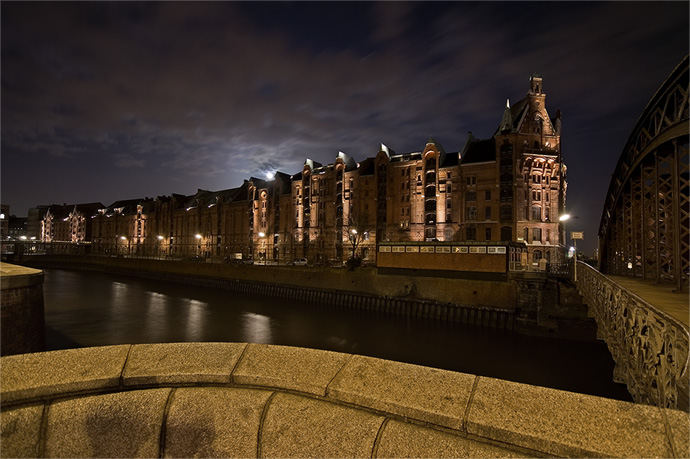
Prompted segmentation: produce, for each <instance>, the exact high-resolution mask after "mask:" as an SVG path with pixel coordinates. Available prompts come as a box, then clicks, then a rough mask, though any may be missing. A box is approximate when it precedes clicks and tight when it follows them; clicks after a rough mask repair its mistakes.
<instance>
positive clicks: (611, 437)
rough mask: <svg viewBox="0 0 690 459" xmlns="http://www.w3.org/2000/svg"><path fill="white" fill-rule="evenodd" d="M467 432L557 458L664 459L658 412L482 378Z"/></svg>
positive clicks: (664, 443)
mask: <svg viewBox="0 0 690 459" xmlns="http://www.w3.org/2000/svg"><path fill="white" fill-rule="evenodd" d="M467 430H468V432H469V433H472V434H475V435H478V436H481V437H485V438H491V439H494V440H498V441H501V442H505V443H511V444H514V445H518V446H522V447H525V448H529V449H533V450H536V451H541V452H543V453H545V454H549V455H556V456H579V457H583V456H596V457H668V456H670V455H671V451H670V449H669V446H668V441H667V439H666V433H665V426H664V421H663V418H662V416H661V411H660V410H659V409H658V408H657V407H653V406H649V405H639V404H634V403H629V402H622V401H619V400H612V399H607V398H602V397H595V396H592V395H584V394H577V393H574V392H566V391H562V390H556V389H549V388H545V387H537V386H531V385H528V384H520V383H515V382H511V381H503V380H499V379H493V378H484V377H481V378H480V379H479V382H478V384H477V388H476V390H475V393H474V397H473V400H472V404H471V406H470V409H469V413H468V419H467Z"/></svg>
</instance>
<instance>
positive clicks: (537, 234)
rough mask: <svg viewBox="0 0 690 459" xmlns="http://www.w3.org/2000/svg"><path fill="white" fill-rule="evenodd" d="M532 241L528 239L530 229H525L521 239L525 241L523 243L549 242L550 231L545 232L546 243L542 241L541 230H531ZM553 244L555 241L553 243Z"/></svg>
mask: <svg viewBox="0 0 690 459" xmlns="http://www.w3.org/2000/svg"><path fill="white" fill-rule="evenodd" d="M531 233H532V239H529V236H530V229H529V228H525V229H524V230H523V233H522V237H523V239H524V240H525V242H535V241H537V242H551V230H549V229H547V230H546V241H543V240H542V230H541V228H532V231H531ZM554 242H555V241H554Z"/></svg>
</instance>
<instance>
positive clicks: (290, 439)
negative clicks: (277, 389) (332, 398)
mask: <svg viewBox="0 0 690 459" xmlns="http://www.w3.org/2000/svg"><path fill="white" fill-rule="evenodd" d="M383 419H384V418H383V417H381V416H376V415H374V414H371V413H368V412H365V411H360V410H356V409H353V408H348V407H344V406H340V405H336V404H333V403H329V402H326V401H321V400H314V399H310V398H307V397H301V396H298V395H292V394H285V393H278V394H276V396H275V397H273V400H271V403H270V405H269V408H268V411H267V413H266V418H265V420H264V423H263V429H262V432H261V437H260V440H259V441H260V442H261V457H371V452H372V448H373V447H374V441H375V440H376V434H377V432H378V430H379V427H381V423H382V422H383Z"/></svg>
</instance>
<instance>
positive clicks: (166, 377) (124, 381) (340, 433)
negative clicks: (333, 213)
mask: <svg viewBox="0 0 690 459" xmlns="http://www.w3.org/2000/svg"><path fill="white" fill-rule="evenodd" d="M0 363H1V365H2V372H1V373H0V387H1V399H2V417H1V425H2V455H3V456H4V457H10V456H11V457H21V456H29V457H37V456H38V457H99V456H101V457H102V456H126V457H212V456H216V457H228V456H241V457H253V456H258V457H270V456H273V457H275V456H279V457H344V456H348V457H467V456H473V457H514V456H525V455H526V456H544V455H555V456H596V457H609V456H611V457H613V456H617V457H621V456H636V457H673V456H675V457H687V456H688V455H689V452H690V451H689V449H688V448H689V447H688V415H687V413H684V412H681V411H676V410H671V409H664V408H658V407H654V406H649V405H638V404H633V403H628V402H621V401H616V400H610V399H605V398H601V397H594V396H589V395H582V394H576V393H571V392H565V391H560V390H555V389H548V388H543V387H536V386H530V385H526V384H518V383H514V382H509V381H503V380H498V379H493V378H487V377H480V376H475V375H469V374H463V373H456V372H451V371H445V370H438V369H434V368H427V367H421V366H417V365H410V364H405V363H398V362H392V361H387V360H380V359H375V358H370V357H364V356H360V355H350V354H341V353H336V352H330V351H321V350H315V349H304V348H295V347H284V346H273V345H262V344H246V343H174V344H139V345H119V346H104V347H94V348H84V349H71V350H64V351H54V352H45V353H36V354H22V355H16V356H8V357H3V358H2V359H1V361H0Z"/></svg>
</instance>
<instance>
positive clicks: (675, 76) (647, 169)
mask: <svg viewBox="0 0 690 459" xmlns="http://www.w3.org/2000/svg"><path fill="white" fill-rule="evenodd" d="M688 92H689V86H688V56H685V58H684V59H683V60H682V61H681V63H680V64H678V66H677V67H676V68H675V69H674V70H673V71H672V72H671V74H670V75H669V76H668V78H666V80H665V81H664V82H663V83H662V84H661V86H660V87H659V89H658V90H657V91H656V93H655V94H654V96H652V98H651V100H650V101H649V103H648V104H647V106H646V107H645V109H644V111H643V112H642V115H641V116H640V118H639V120H638V121H637V124H636V125H635V128H634V129H633V131H632V133H631V134H630V137H629V138H628V141H627V143H626V144H625V148H624V149H623V153H622V154H621V157H620V159H619V160H618V164H617V165H616V170H615V172H614V173H613V177H612V179H611V183H610V185H609V190H608V194H607V196H606V202H605V204H604V211H603V213H602V216H601V224H600V225H599V259H600V269H601V272H603V273H608V274H614V275H625V276H631V277H638V278H642V279H649V280H654V281H656V282H673V283H674V284H676V290H677V291H682V290H683V289H684V288H685V286H686V285H687V282H688V272H689V271H690V253H689V242H690V241H689V238H690V234H689V233H688V223H689V222H688V220H689V218H688V217H689V209H688V207H689V204H688V192H689V189H690V185H689V183H688V175H689V173H688V131H689V129H688V126H689V125H688V107H689V106H688Z"/></svg>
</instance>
